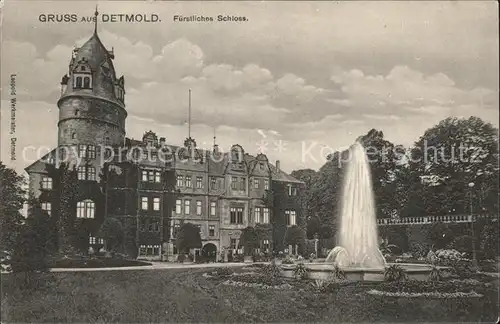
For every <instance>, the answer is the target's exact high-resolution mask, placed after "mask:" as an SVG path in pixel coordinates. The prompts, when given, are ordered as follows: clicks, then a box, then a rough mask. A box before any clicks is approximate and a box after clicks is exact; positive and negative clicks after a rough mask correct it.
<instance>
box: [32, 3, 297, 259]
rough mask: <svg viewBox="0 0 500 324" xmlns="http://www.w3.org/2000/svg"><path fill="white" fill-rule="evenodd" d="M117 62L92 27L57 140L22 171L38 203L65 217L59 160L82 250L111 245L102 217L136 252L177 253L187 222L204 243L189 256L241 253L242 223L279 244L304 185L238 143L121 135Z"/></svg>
mask: <svg viewBox="0 0 500 324" xmlns="http://www.w3.org/2000/svg"><path fill="white" fill-rule="evenodd" d="M96 16H97V12H96ZM96 21H97V19H96ZM113 59H114V53H113V51H108V50H107V49H106V48H105V46H104V45H103V43H102V42H101V40H100V39H99V36H98V33H97V23H96V26H95V30H94V34H93V35H92V37H91V38H90V39H89V40H88V41H87V42H86V43H85V44H84V45H83V46H82V47H80V48H75V49H74V51H73V53H72V57H71V60H70V63H69V69H68V73H67V74H66V75H64V76H63V77H62V80H61V97H60V99H59V100H58V102H57V105H58V107H59V122H58V146H57V148H56V149H54V150H52V151H51V152H50V153H48V154H47V155H46V156H44V157H42V158H41V159H40V160H38V161H36V162H35V163H33V164H32V165H30V166H28V167H27V168H26V172H27V173H28V174H29V189H30V193H31V194H32V195H33V197H35V198H38V200H39V201H40V204H41V207H42V209H44V210H45V211H46V212H47V213H48V214H50V215H51V216H52V217H54V218H57V219H59V218H60V217H61V215H59V214H60V212H59V211H60V205H61V202H60V200H61V195H65V194H66V193H65V192H64V191H63V192H61V190H62V189H61V188H63V187H62V185H61V181H60V179H59V180H58V179H54V174H55V173H54V171H50V170H54V167H55V169H57V168H58V167H59V166H60V164H61V163H62V162H64V163H65V165H67V166H69V167H70V168H74V170H75V171H76V179H75V182H74V183H72V184H71V186H70V189H68V187H66V189H64V190H72V194H71V195H70V194H69V193H68V197H69V196H71V197H72V199H73V200H74V202H73V203H72V204H70V205H71V206H72V207H71V208H73V209H74V210H72V213H71V214H72V216H71V217H73V219H72V221H71V222H70V224H71V226H72V228H73V230H74V233H76V234H74V235H75V236H76V237H77V238H78V239H77V244H78V245H79V246H80V248H81V249H82V250H85V249H88V247H89V246H92V247H93V248H94V250H98V249H100V248H101V247H103V246H105V247H106V248H109V244H111V243H109V242H105V241H104V238H103V234H102V229H101V227H102V226H103V225H102V224H103V223H104V222H105V221H106V220H108V221H109V220H113V221H114V222H115V226H118V228H120V230H121V232H122V235H123V239H122V240H121V241H122V243H121V247H120V249H122V250H123V251H124V252H125V253H127V254H128V255H131V256H134V257H139V258H147V259H170V260H173V259H175V257H176V254H177V251H176V248H175V236H176V233H177V231H178V229H179V228H180V226H181V225H182V224H183V223H192V224H194V225H196V226H198V227H199V228H200V234H201V238H202V248H201V249H199V250H196V251H195V253H196V254H199V255H202V256H205V257H209V258H213V259H214V260H215V259H219V258H221V257H222V255H223V254H224V253H225V256H224V257H227V255H228V254H234V253H238V252H241V247H240V246H239V237H240V234H241V231H242V230H243V229H244V228H246V227H248V226H252V227H254V226H259V227H261V228H262V229H263V230H264V232H265V231H268V234H269V235H268V236H264V238H262V239H261V242H260V247H261V250H262V251H266V250H267V251H271V250H273V249H274V250H276V249H280V250H281V249H283V248H284V247H283V237H284V232H285V231H286V228H287V227H288V226H292V225H296V224H298V223H299V222H301V219H302V214H303V211H302V207H301V203H300V201H301V199H300V196H301V194H302V189H303V186H304V184H303V183H302V182H301V181H299V180H297V179H295V178H293V177H291V176H290V175H288V174H286V173H285V172H283V171H282V170H281V169H280V165H279V162H276V164H275V165H273V164H271V163H270V162H269V161H268V159H267V157H266V156H265V155H264V154H258V155H256V156H253V155H250V154H248V153H246V152H245V151H244V149H243V148H242V147H241V146H240V145H233V146H232V148H231V150H230V152H227V153H222V152H219V149H218V147H217V145H215V143H214V147H213V149H212V150H202V149H199V148H197V147H196V141H195V140H194V139H192V138H191V136H188V138H187V139H186V140H185V142H184V143H183V145H180V146H174V145H169V144H167V141H166V139H165V138H164V137H161V138H158V137H157V135H156V134H155V133H154V132H152V131H148V132H146V133H145V134H144V136H143V138H142V139H141V140H134V139H130V138H127V137H126V136H125V134H126V132H125V119H126V118H127V111H126V108H125V84H124V77H123V76H121V77H117V75H116V72H115V68H114V66H113ZM51 166H52V169H51ZM55 191H58V194H56V193H55ZM270 193H273V194H272V195H271V194H270ZM117 224H118V225H117ZM106 243H109V244H108V246H106ZM60 244H61V243H60Z"/></svg>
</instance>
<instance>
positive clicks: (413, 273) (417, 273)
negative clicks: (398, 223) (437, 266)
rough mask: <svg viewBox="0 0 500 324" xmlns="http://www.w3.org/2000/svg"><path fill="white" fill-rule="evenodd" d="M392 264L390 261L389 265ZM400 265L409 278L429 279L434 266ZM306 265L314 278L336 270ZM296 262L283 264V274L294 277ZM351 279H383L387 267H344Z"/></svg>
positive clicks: (328, 275) (314, 264)
mask: <svg viewBox="0 0 500 324" xmlns="http://www.w3.org/2000/svg"><path fill="white" fill-rule="evenodd" d="M390 265H392V264H391V263H388V264H387V266H390ZM397 265H398V266H400V267H401V268H403V269H404V270H405V273H406V275H407V276H408V279H413V280H427V279H428V278H429V274H430V272H431V269H432V266H431V265H427V264H410V263H406V264H405V263H397ZM304 266H305V267H306V268H307V269H308V270H309V274H308V278H309V279H312V280H327V279H329V278H330V276H331V275H332V274H333V273H334V271H335V266H334V265H332V264H325V263H304ZM295 267H296V265H295V264H284V265H281V269H282V270H283V276H284V277H286V278H293V270H294V269H295ZM342 270H343V271H344V273H345V275H346V277H347V280H349V281H383V280H384V271H385V269H370V268H362V267H347V268H343V269H342Z"/></svg>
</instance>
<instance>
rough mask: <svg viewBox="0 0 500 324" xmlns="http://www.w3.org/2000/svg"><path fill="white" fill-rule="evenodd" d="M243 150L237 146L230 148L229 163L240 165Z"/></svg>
mask: <svg viewBox="0 0 500 324" xmlns="http://www.w3.org/2000/svg"><path fill="white" fill-rule="evenodd" d="M242 157H243V148H242V147H241V146H239V145H234V146H233V147H232V148H231V162H232V163H240V162H242V161H243V158H242Z"/></svg>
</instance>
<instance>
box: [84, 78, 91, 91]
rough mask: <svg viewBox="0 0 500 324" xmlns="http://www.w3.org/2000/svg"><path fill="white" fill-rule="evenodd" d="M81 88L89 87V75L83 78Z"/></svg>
mask: <svg viewBox="0 0 500 324" xmlns="http://www.w3.org/2000/svg"><path fill="white" fill-rule="evenodd" d="M83 88H84V89H90V77H85V78H83Z"/></svg>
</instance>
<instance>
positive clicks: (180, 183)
mask: <svg viewBox="0 0 500 324" xmlns="http://www.w3.org/2000/svg"><path fill="white" fill-rule="evenodd" d="M177 187H184V177H183V176H181V175H178V176H177Z"/></svg>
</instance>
